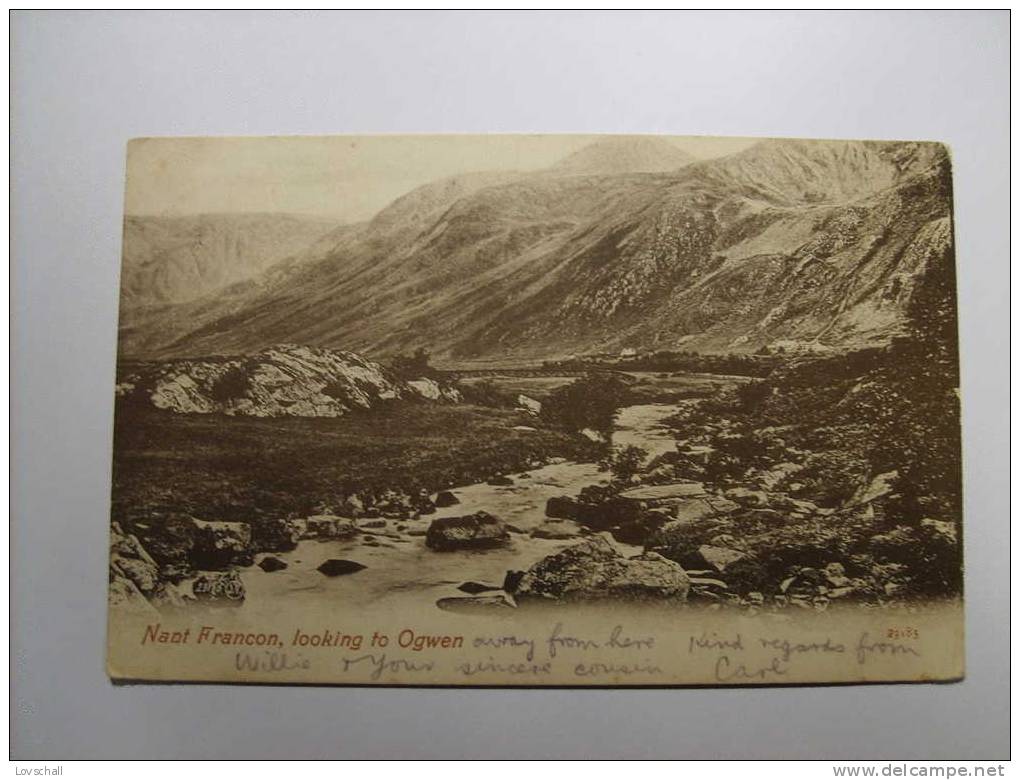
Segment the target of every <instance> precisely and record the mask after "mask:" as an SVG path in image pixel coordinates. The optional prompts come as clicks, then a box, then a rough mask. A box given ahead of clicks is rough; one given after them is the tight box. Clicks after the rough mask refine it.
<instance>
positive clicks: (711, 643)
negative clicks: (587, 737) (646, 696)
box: [140, 622, 921, 685]
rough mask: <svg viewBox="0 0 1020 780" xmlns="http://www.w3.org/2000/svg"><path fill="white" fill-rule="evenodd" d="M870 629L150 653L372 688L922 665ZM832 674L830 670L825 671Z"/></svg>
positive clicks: (534, 636) (288, 638)
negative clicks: (837, 633) (213, 659)
mask: <svg viewBox="0 0 1020 780" xmlns="http://www.w3.org/2000/svg"><path fill="white" fill-rule="evenodd" d="M890 635H891V633H890V632H888V631H886V632H884V633H883V632H871V631H861V632H859V633H856V634H855V635H854V636H853V638H852V639H848V638H846V637H842V636H841V637H833V636H825V635H820V636H816V637H811V638H810V639H805V638H804V637H803V636H797V637H796V638H793V637H791V636H787V635H785V634H784V633H781V632H769V631H765V630H761V631H740V632H732V633H718V632H715V631H700V632H697V633H691V634H689V635H684V636H683V637H682V638H680V640H679V641H678V638H677V637H676V636H675V635H672V636H670V637H669V638H668V640H666V641H664V640H663V639H662V638H661V637H660V636H657V635H655V634H652V633H649V632H648V631H646V630H644V631H643V630H635V629H629V628H628V627H627V626H625V625H623V624H616V625H613V626H611V627H607V628H606V629H604V630H595V631H592V630H590V629H588V630H578V629H575V628H571V627H570V626H569V625H567V624H566V623H564V622H556V623H554V624H552V625H551V626H549V627H543V628H542V629H541V630H538V631H535V630H529V631H506V632H502V631H497V632H492V633H474V634H444V633H430V632H427V631H421V630H418V629H415V628H413V627H405V628H401V629H399V630H396V631H385V630H380V629H373V630H369V631H350V630H346V629H344V628H341V627H331V628H304V627H299V628H295V629H292V630H289V631H287V632H273V631H237V630H229V629H220V628H218V627H216V626H215V625H200V626H186V627H183V628H181V627H174V626H166V625H164V624H162V623H159V622H157V623H150V624H148V625H146V626H145V627H144V630H143V632H142V635H141V637H140V644H141V645H143V646H154V647H163V648H173V647H183V646H190V647H197V648H204V649H207V650H210V651H213V652H218V651H225V652H228V653H230V654H231V658H232V666H233V670H234V671H235V672H237V673H238V674H239V675H241V676H243V675H244V674H246V673H252V674H254V673H269V674H273V673H283V674H286V673H291V674H292V675H293V676H295V677H300V675H301V674H302V673H307V672H310V671H312V670H313V669H314V670H316V671H319V672H322V671H325V672H326V673H327V674H328V675H329V676H330V677H331V678H336V679H337V680H342V679H345V678H355V679H357V680H362V679H364V680H367V681H370V682H403V683H407V682H411V683H413V682H414V681H415V679H419V680H424V681H432V680H436V679H441V680H443V681H449V682H461V683H463V684H472V683H478V684H481V683H491V682H493V681H494V680H495V681H501V682H506V683H509V684H522V685H534V684H543V681H544V682H545V683H546V684H550V683H554V682H555V683H559V684H563V683H567V684H571V683H572V684H596V685H598V684H614V683H622V684H638V685H641V684H645V685H654V684H661V683H664V682H669V681H670V680H671V679H673V678H675V677H676V676H677V674H678V669H680V670H682V669H697V670H700V671H699V672H698V674H697V678H696V679H698V680H699V681H702V682H714V683H720V684H738V683H739V684H769V683H773V684H774V683H783V682H786V681H789V680H791V679H794V678H796V672H797V670H798V666H799V665H803V664H805V663H809V661H808V659H815V661H817V660H818V659H821V660H822V661H824V662H826V663H830V664H831V663H832V662H835V663H836V664H838V665H840V666H846V665H850V666H856V667H862V668H863V667H867V666H869V665H873V664H875V663H876V662H877V661H879V660H888V659H894V658H915V659H920V658H921V650H920V649H919V641H918V640H919V639H920V636H919V635H916V636H904V635H903V634H902V633H897V634H896V637H897V638H896V639H895V640H893V639H890ZM823 668H824V667H823Z"/></svg>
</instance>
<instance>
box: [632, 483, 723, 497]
mask: <svg viewBox="0 0 1020 780" xmlns="http://www.w3.org/2000/svg"><path fill="white" fill-rule="evenodd" d="M704 494H705V487H704V485H702V484H701V483H700V482H674V483H673V484H671V485H642V486H641V487H636V488H631V489H630V490H625V491H623V492H622V493H620V498H623V499H627V500H630V501H661V500H663V499H668V498H689V497H691V496H701V495H704Z"/></svg>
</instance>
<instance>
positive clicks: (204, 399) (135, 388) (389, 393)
mask: <svg viewBox="0 0 1020 780" xmlns="http://www.w3.org/2000/svg"><path fill="white" fill-rule="evenodd" d="M117 394H118V396H119V397H121V398H123V399H125V400H127V401H129V402H136V403H151V404H152V405H153V406H155V407H157V408H159V409H167V410H170V411H173V412H177V413H181V414H213V413H221V414H228V415H249V416H255V417H279V416H294V417H339V416H341V415H343V414H345V413H347V412H349V411H351V410H352V409H357V408H361V409H368V408H371V407H373V406H375V405H377V404H380V403H384V402H387V401H395V400H398V399H412V400H413V399H419V400H421V399H424V400H429V401H437V402H448V403H456V402H458V401H460V400H461V395H460V391H459V390H457V389H456V388H455V387H453V386H452V385H449V384H447V383H445V382H439V381H437V380H436V379H434V378H431V377H420V378H418V379H412V380H407V381H402V380H399V379H398V378H396V377H395V376H393V375H392V374H391V373H390V372H389V371H387V370H386V369H384V368H383V367H382V366H380V365H379V364H378V363H374V362H372V361H369V360H366V359H365V358H363V357H361V356H360V355H357V354H355V353H353V352H346V351H338V350H329V349H321V348H315V347H303V346H294V345H278V346H275V347H272V348H270V349H266V350H264V351H262V352H260V353H257V354H254V355H250V356H247V357H243V358H241V357H239V358H211V359H204V360H199V359H195V360H174V361H168V362H165V363H158V364H153V365H151V366H148V367H145V368H142V369H140V370H138V371H134V372H130V373H128V374H127V375H126V376H125V377H124V378H123V379H122V380H121V381H120V382H119V383H118V385H117Z"/></svg>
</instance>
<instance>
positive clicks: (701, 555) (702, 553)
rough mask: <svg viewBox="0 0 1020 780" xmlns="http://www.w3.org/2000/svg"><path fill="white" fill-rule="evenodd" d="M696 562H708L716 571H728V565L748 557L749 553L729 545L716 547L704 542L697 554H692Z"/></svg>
mask: <svg viewBox="0 0 1020 780" xmlns="http://www.w3.org/2000/svg"><path fill="white" fill-rule="evenodd" d="M692 557H693V558H694V562H695V563H698V564H707V565H708V566H709V567H710V568H711V569H714V570H715V571H719V572H722V571H726V567H727V566H730V565H732V564H734V563H736V562H737V561H741V560H743V559H744V558H746V557H747V553H743V552H741V551H740V550H734V549H732V548H729V547H715V546H713V545H710V544H703V545H701V546H700V547H698V549H697V553H696V555H694V556H692Z"/></svg>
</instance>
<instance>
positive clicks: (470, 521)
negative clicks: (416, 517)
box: [425, 512, 510, 552]
mask: <svg viewBox="0 0 1020 780" xmlns="http://www.w3.org/2000/svg"><path fill="white" fill-rule="evenodd" d="M509 541H510V532H509V530H508V529H507V527H506V524H505V523H504V522H503V521H502V520H500V519H499V518H497V517H493V516H492V515H490V514H489V513H488V512H476V513H475V514H473V515H465V516H463V517H438V518H436V519H435V520H433V521H432V524H431V525H430V526H429V530H428V531H427V532H426V534H425V544H426V545H427V546H428V547H430V548H431V549H433V550H438V551H441V552H445V551H448V550H477V549H485V548H490V547H500V546H502V545H504V544H506V543H507V542H509Z"/></svg>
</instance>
